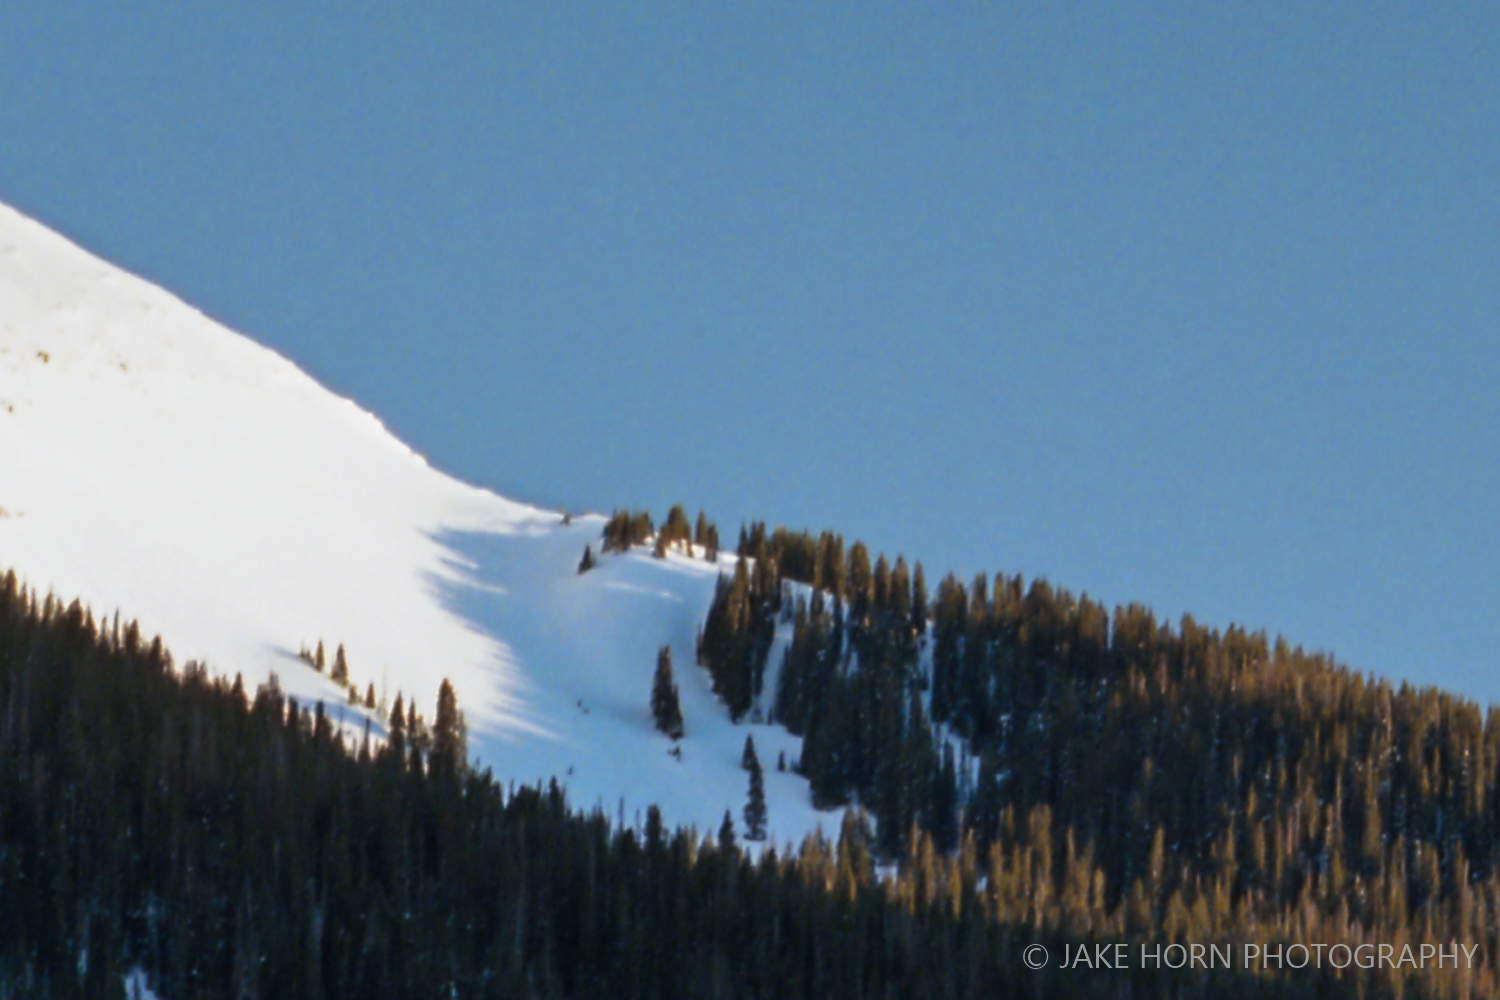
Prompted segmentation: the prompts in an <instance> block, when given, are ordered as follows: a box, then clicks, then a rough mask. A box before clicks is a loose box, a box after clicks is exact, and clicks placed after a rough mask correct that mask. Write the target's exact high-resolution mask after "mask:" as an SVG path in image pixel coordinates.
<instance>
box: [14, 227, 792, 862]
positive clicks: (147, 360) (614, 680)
mask: <svg viewBox="0 0 1500 1000" xmlns="http://www.w3.org/2000/svg"><path fill="white" fill-rule="evenodd" d="M601 524H602V521H601V519H600V518H598V517H594V516H591V517H582V518H578V519H576V520H574V521H573V523H571V524H564V523H563V518H562V517H561V516H560V515H558V514H557V513H555V512H550V511H545V510H541V509H538V508H535V507H530V506H527V505H524V504H518V503H514V502H512V501H509V500H506V499H504V498H501V497H498V496H495V495H494V494H492V493H489V492H486V491H484V490H479V489H475V488H473V487H470V486H467V485H465V484H463V483H460V482H457V481H455V480H454V479H452V478H450V477H448V476H445V475H443V474H442V473H440V472H438V471H436V470H434V469H432V468H430V467H429V466H428V465H427V464H426V463H425V462H424V461H423V460H422V458H421V457H420V456H418V455H416V454H414V453H413V452H412V451H411V450H410V449H408V448H407V447H405V446H404V445H403V444H401V443H400V442H399V441H397V440H396V439H395V438H394V437H392V436H391V435H390V434H389V433H387V432H386V430H385V429H384V428H383V427H382V426H381V424H380V423H379V421H378V420H376V419H375V418H374V417H373V416H372V415H370V414H369V413H366V412H364V411H362V410H360V409H359V408H358V407H357V406H355V405H354V404H353V403H352V402H350V401H348V400H345V399H341V398H338V397H336V396H334V395H332V394H331V393H329V392H328V391H326V390H325V389H323V388H322V387H321V386H319V385H318V384H317V383H315V382H314V381H313V380H312V379H310V378H309V377H308V376H307V375H305V374H304V373H302V372H301V371H299V370H298V369H297V368H296V367H295V366H294V365H292V364H291V363H290V362H288V361H287V360H285V359H284V358H281V357H279V356H278V355H276V354H275V353H273V352H271V351H269V350H266V349H265V348H262V347H260V346H258V345H256V344H254V343H253V342H251V341H249V340H247V339H246V338H244V337H241V336H239V335H238V334H235V333H233V332H231V331H229V330H227V329H225V328H223V327H221V326H219V325H218V324H216V323H214V322H213V321H211V320H209V319H207V318H206V317H204V316H203V315H202V314H200V313H199V312H197V311H196V310H194V309H192V308H190V307H189V306H187V305H185V304H183V303H182V302H180V301H179V300H177V299H175V298H173V297H172V296H171V295H169V294H167V293H166V292H164V291H162V290H161V289H159V288H156V287H154V286H152V285H150V284H148V283H146V282H144V281H141V280H140V279H137V278H135V277H132V276H130V275H127V274H125V273H123V272H121V271H119V270H118V269H117V268H114V267H112V266H110V265H109V264H107V263H104V262H102V261H100V260H98V259H97V258H94V257H92V256H91V255H89V254H87V253H86V252H84V251H82V250H80V249H79V248H77V247H76V246H74V245H72V244H70V243H69V242H67V241H66V240H65V239H63V238H62V237H60V236H58V235H56V234H55V233H52V232H50V231H48V230H47V229H45V228H44V227H42V226H40V225H39V224H37V223H35V222H33V221H31V220H29V219H27V218H25V217H23V216H21V215H19V214H18V213H16V212H15V211H13V210H11V209H9V208H7V207H3V206H0V567H9V568H14V569H15V570H16V571H17V572H18V573H19V574H21V575H22V576H23V577H24V578H25V579H26V580H27V582H28V583H29V584H31V585H32V586H34V587H36V588H39V589H41V590H44V591H45V590H51V591H53V592H55V593H56V594H58V595H59V596H61V597H65V598H68V599H71V598H73V597H79V598H81V599H82V600H83V601H85V602H86V603H87V604H89V605H90V606H91V607H92V608H93V609H94V610H95V611H96V612H97V613H104V614H108V613H111V612H113V611H114V610H116V609H118V611H119V613H120V614H121V616H122V617H124V618H126V619H132V618H134V619H139V621H140V623H141V626H142V628H143V629H144V630H145V631H146V632H147V634H155V633H160V634H161V635H162V636H163V637H164V639H165V640H166V642H167V644H168V645H169V647H170V648H171V649H172V650H173V651H174V653H175V654H176V655H177V656H178V657H179V658H180V659H196V660H201V661H203V662H205V663H207V665H208V666H209V668H210V669H211V670H213V671H215V672H218V673H223V674H227V675H234V674H242V675H243V676H244V679H245V682H246V684H247V686H250V687H252V688H253V687H254V686H255V685H257V684H260V683H263V682H265V681H266V680H268V679H269V677H270V676H271V674H272V673H273V672H274V673H276V674H277V675H278V677H279V680H280V683H281V685H282V687H283V688H284V689H285V690H286V691H287V692H288V693H289V694H290V695H292V696H294V697H297V698H299V699H301V700H303V701H304V702H305V701H307V700H310V699H321V700H324V701H325V702H327V703H328V704H329V705H330V706H331V707H332V706H338V707H337V709H336V711H338V712H341V713H343V714H344V716H345V717H346V719H348V720H349V721H351V722H353V723H354V724H356V725H362V724H363V722H364V719H363V713H362V710H360V709H358V708H355V707H352V706H349V705H348V704H347V703H346V695H345V694H344V692H343V691H342V690H341V689H340V688H339V687H338V686H336V685H335V684H333V683H332V682H331V681H330V680H329V679H328V678H327V677H326V676H325V675H323V674H320V673H317V672H316V671H314V670H313V669H311V668H310V667H309V666H308V665H307V664H306V663H304V662H303V661H302V660H301V659H299V658H298V655H297V653H298V651H299V649H301V648H303V647H305V646H307V647H310V646H313V645H315V644H316V643H317V642H318V641H320V640H321V641H323V642H324V643H325V644H326V646H327V649H328V653H329V656H330V657H331V656H332V652H333V649H334V647H335V646H336V645H337V644H343V646H344V647H345V649H346V650H347V653H348V660H349V665H350V673H351V677H352V679H353V681H354V682H355V683H356V684H357V685H358V687H359V689H360V690H361V691H363V690H364V689H365V686H366V685H367V684H370V683H373V684H374V685H375V688H376V690H377V691H378V692H381V693H382V694H383V695H384V696H386V697H387V698H389V699H390V700H394V697H395V696H396V694H397V693H398V692H399V693H402V694H404V695H405V696H406V697H408V698H411V697H413V696H415V697H416V698H417V699H418V704H419V706H420V710H421V711H423V712H424V714H426V715H427V716H428V717H431V715H432V713H433V700H434V697H435V693H436V690H437V687H438V684H439V682H440V681H441V679H442V678H444V677H447V678H450V679H451V680H452V682H453V684H454V687H455V688H456V690H457V692H458V695H459V700H460V703H461V705H462V706H463V708H464V710H465V713H466V715H467V719H468V723H469V731H470V748H471V753H472V756H473V757H474V759H475V761H476V763H478V764H479V765H480V766H488V767H491V768H493V770H494V772H495V774H496V775H497V776H503V777H514V778H516V779H517V780H521V781H532V780H536V779H538V778H545V777H550V776H556V777H557V778H558V779H559V780H560V781H562V782H564V783H565V784H566V785H567V787H568V789H569V792H570V795H571V796H572V798H573V801H574V802H575V803H577V804H579V805H583V806H588V805H591V804H596V803H597V804H600V805H602V806H603V807H604V808H605V809H606V810H607V811H608V812H609V813H610V814H611V815H616V814H618V813H622V812H623V814H624V816H625V818H626V820H627V821H631V820H633V819H634V818H635V817H636V816H637V815H638V814H639V812H640V811H641V810H643V809H644V808H645V806H646V805H648V804H650V803H652V802H656V803H658V804H660V805H661V807H662V810H663V813H664V815H665V817H666V819H667V820H668V821H669V822H671V823H692V824H696V825H697V826H698V827H699V828H700V829H707V828H709V827H717V825H718V823H719V822H720V820H721V819H722V816H723V814H724V812H725V810H726V809H728V810H732V811H733V812H734V814H735V815H736V817H738V816H739V814H740V811H741V809H742V808H743V805H744V802H745V794H746V779H745V775H744V773H743V772H742V771H741V770H740V769H739V766H738V762H739V755H740V750H741V747H742V746H743V743H744V739H745V736H746V734H747V733H750V732H753V734H754V736H755V738H756V742H757V745H758V746H759V747H760V750H761V758H762V760H763V761H765V762H766V763H767V765H768V773H767V793H768V799H769V803H770V816H771V829H772V832H773V834H774V835H775V836H776V837H778V838H779V839H781V840H783V841H785V840H787V839H800V838H801V837H802V836H803V835H804V834H805V833H806V832H807V831H808V830H810V829H811V828H812V827H813V825H815V824H816V823H817V821H818V819H819V815H818V814H817V813H816V812H814V811H813V810H812V808H811V805H810V800H809V797H808V794H807V789H806V785H805V783H804V782H803V781H801V779H799V778H797V777H796V776H794V775H792V774H790V773H778V772H777V771H775V769H774V761H775V760H776V758H777V755H778V754H779V753H780V752H783V751H785V752H786V754H787V757H788V758H789V759H794V758H795V757H796V756H797V751H798V741H797V740H795V739H794V738H792V737H790V736H789V735H788V734H786V733H785V732H784V731H783V730H781V729H779V728H775V727H767V726H753V727H747V726H733V725H731V724H730V722H729V720H728V718H727V715H726V713H725V712H724V710H723V709H722V707H721V706H720V705H718V703H717V702H716V700H715V699H714V697H713V695H712V694H711V692H710V691H709V688H708V681H707V678H706V676H705V675H704V674H703V672H702V671H700V670H698V669H697V668H696V667H693V666H692V659H693V645H694V641H695V636H696V633H697V629H698V627H699V625H700V623H701V622H702V620H703V615H704V613H705V612H706V610H707V607H708V605H709V602H710V600H711V598H712V591H713V582H714V579H715V577H716V576H717V574H718V572H719V571H720V570H721V569H723V568H725V564H720V565H717V566H716V565H710V564H708V563H706V562H703V561H702V560H694V559H688V558H684V557H680V556H672V557H669V558H668V559H665V560H656V559H652V558H650V557H649V556H648V555H644V554H640V553H632V554H630V555H627V556H619V557H608V558H605V559H604V560H603V561H602V563H601V565H600V567H599V568H598V569H597V570H595V571H593V572H591V573H588V574H585V575H583V576H579V575H577V573H576V566H577V563H578V558H579V556H580V555H581V553H582V551H583V548H584V545H585V544H587V543H595V545H596V547H597V536H598V533H599V530H600V526H601ZM662 645H671V647H672V649H673V652H674V660H675V663H676V665H677V680H678V684H679V686H680V688H681V690H682V700H683V711H684V715H685V716H686V719H687V736H686V738H685V739H684V740H683V742H682V744H681V755H680V756H681V759H680V760H679V759H677V758H676V757H675V756H670V755H668V753H667V751H668V749H669V748H670V746H671V744H670V743H669V742H668V741H667V740H666V739H665V738H664V737H662V736H661V735H660V734H658V733H656V732H655V731H654V729H653V728H652V726H651V719H650V715H649V711H648V705H647V698H648V694H649V691H650V684H651V676H652V671H653V669H654V666H655V659H656V651H657V649H658V648H659V647H660V646H662ZM375 725H376V727H377V729H378V728H379V723H378V720H376V722H375Z"/></svg>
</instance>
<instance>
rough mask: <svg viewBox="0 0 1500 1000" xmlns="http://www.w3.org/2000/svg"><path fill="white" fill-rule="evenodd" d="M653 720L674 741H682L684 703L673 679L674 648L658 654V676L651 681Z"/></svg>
mask: <svg viewBox="0 0 1500 1000" xmlns="http://www.w3.org/2000/svg"><path fill="white" fill-rule="evenodd" d="M651 718H652V719H654V720H655V721H656V728H657V729H660V730H661V731H662V732H664V733H666V734H667V736H669V737H671V738H672V739H674V740H680V739H682V736H683V733H684V731H685V728H684V726H683V721H682V702H681V700H680V699H679V697H678V694H677V683H676V682H675V681H674V680H673V679H672V647H671V646H663V647H662V648H661V650H660V651H658V652H657V654H656V676H655V677H654V678H652V681H651Z"/></svg>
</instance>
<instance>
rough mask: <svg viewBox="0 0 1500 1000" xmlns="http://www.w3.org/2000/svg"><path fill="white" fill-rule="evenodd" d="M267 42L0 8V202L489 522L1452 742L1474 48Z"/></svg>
mask: <svg viewBox="0 0 1500 1000" xmlns="http://www.w3.org/2000/svg"><path fill="white" fill-rule="evenodd" d="M309 6H311V5H305V4H291V3H277V2H264V3H260V4H256V5H228V4H224V5H205V4H198V3H193V4H189V3H160V4H152V5H144V6H142V5H135V6H133V7H132V8H130V9H126V8H123V7H119V8H116V9H113V10H97V9H92V8H89V7H86V6H85V5H82V4H72V3H63V4H46V5H43V4H30V5H6V6H5V7H4V8H3V9H0V200H4V201H7V202H9V203H11V204H13V205H15V206H16V207H18V208H20V209H22V210H23V211H26V212H28V213H29V214H32V215H34V216H36V217H38V218H39V219H41V220H42V221H44V222H46V223H48V224H49V225H52V226H53V227H55V228H58V229H60V230H62V231H63V232H65V233H66V234H68V235H70V236H71V237H73V238H74V239H76V240H78V241H79V242H81V243H83V244H84V245H85V246H87V247H89V248H90V249H92V250H94V251H95V252H97V253H100V254H102V255H104V256H106V257H108V258H110V259H112V260H114V261H116V262H118V263H120V264H122V265H125V266H127V267H129V268H131V269H132V270H135V271H137V272H139V273H142V274H144V275H145V276H147V277H149V278H151V279H152V280H154V281H157V282H159V283H161V284H163V285H165V286H166V287H168V288H169V289H171V290H173V291H174V292H176V293H177V294H179V295H181V296H182V297H184V298H186V299H187V300H188V301H190V302H192V303H194V304H195V305H197V306H199V307H200V308H202V309H204V310H205V311H206V312H208V313H209V314H210V315H212V316H214V317H216V318H218V319H220V320H222V321H224V322H226V323H228V324H229V325H231V326H233V327H235V328H236V329H239V330H241V331H243V332H245V333H247V334H249V335H250V336H252V337H254V338H256V339H257V340H259V341H261V342H263V343H265V344H268V345H270V346H272V347H274V348H276V349H277V350H279V351H281V352H283V353H284V354H286V355H288V356H290V357H291V358H292V359H293V360H295V361H297V362H298V363H299V364H301V365H302V366H304V367H305V368H307V369H308V370H309V371H311V372H312V373H313V374H314V375H315V376H317V377H318V378H320V379H321V380H323V381H324V382H325V383H327V384H328V385H330V386H331V387H332V388H334V389H335V390H337V391H339V392H341V393H344V394H347V395H351V396H353V397H354V398H356V399H357V400H359V401H360V402H361V403H362V404H363V405H365V406H367V407H369V408H370V409H372V410H374V411H375V412H376V413H378V414H379V415H380V416H381V417H382V418H383V419H384V420H385V421H386V422H387V424H388V425H389V426H390V427H391V428H392V429H393V430H394V431H395V432H396V433H397V434H399V435H400V436H401V437H402V438H404V439H405V440H407V441H408V442H409V443H411V444H412V445H413V446H414V447H416V448H417V449H418V450H420V451H422V452H423V453H424V454H426V455H428V456H429V458H430V459H431V460H432V461H433V463H434V464H436V465H438V466H440V467H442V468H444V469H446V470H448V471H450V472H453V473H455V474H457V475H460V476H462V477H463V478H466V479H469V480H471V481H475V482H479V483H482V484H484V485H487V486H491V487H493V488H495V489H498V490H500V491H501V492H504V493H507V494H509V495H512V496H515V497H518V498H522V499H527V500H532V501H537V502H541V503H546V504H549V505H554V506H567V507H569V508H573V509H582V508H587V509H595V510H606V511H607V510H608V509H609V508H611V507H614V506H646V507H650V508H651V509H652V510H653V511H655V512H656V513H657V514H658V515H660V514H661V513H662V512H664V511H665V509H666V508H667V506H668V505H669V504H671V503H672V502H674V501H679V500H680V501H682V502H684V503H686V504H688V506H689V507H690V508H692V509H696V508H698V507H704V508H706V509H707V510H708V511H709V512H710V514H711V515H713V516H715V517H716V518H717V519H718V521H719V522H720V525H721V527H723V528H725V529H726V530H727V531H728V533H729V534H731V535H732V534H733V532H734V530H735V528H736V527H737V526H738V524H739V522H740V521H741V520H742V519H744V518H749V517H759V518H764V519H766V520H768V521H771V522H782V523H787V524H790V525H793V526H798V527H800V526H808V527H812V528H814V529H818V528H822V527H834V528H837V529H839V530H841V531H843V532H844V533H845V535H846V536H848V537H851V538H853V537H860V538H864V539H866V540H867V541H868V542H870V543H871V544H872V545H873V546H874V547H876V548H880V549H884V550H887V551H889V552H892V553H894V552H898V551H899V552H904V553H906V554H907V556H908V558H911V557H916V558H920V559H922V560H923V561H924V563H925V564H926V566H927V568H928V570H929V572H930V573H931V572H941V571H944V570H947V569H955V570H958V571H960V572H961V573H963V574H964V575H965V576H967V575H970V574H972V573H973V572H975V571H976V570H980V569H986V570H990V571H996V570H1003V571H1006V572H1022V573H1025V574H1026V575H1027V576H1028V577H1030V576H1034V575H1039V574H1040V575H1046V576H1047V577H1049V578H1050V579H1051V580H1053V581H1054V582H1056V583H1058V584H1061V585H1063V586H1067V587H1069V588H1072V589H1074V590H1075V591H1076V590H1086V591H1088V592H1089V593H1090V594H1092V595H1094V596H1096V597H1099V598H1101V599H1103V600H1105V601H1106V602H1108V603H1111V604H1113V603H1119V602H1123V601H1128V600H1141V601H1144V602H1146V603H1149V604H1151V605H1153V606H1155V607H1156V608H1157V609H1158V610H1159V611H1162V612H1164V613H1166V614H1169V615H1171V616H1174V617H1175V616H1176V615H1178V614H1180V613H1181V612H1183V611H1192V612H1193V613H1194V614H1195V615H1196V616H1197V617H1198V618H1199V620H1200V621H1207V622H1209V623H1213V624H1217V625H1223V624H1227V623H1228V622H1230V621H1236V622H1240V623H1243V624H1246V625H1249V626H1250V627H1252V628H1257V627H1266V628H1269V629H1270V630H1271V631H1273V632H1278V631H1279V632H1283V633H1285V634H1286V635H1287V636H1288V637H1289V638H1290V639H1292V640H1293V641H1294V642H1300V643H1303V644H1305V645H1307V646H1309V647H1314V648H1331V649H1332V650H1333V651H1334V652H1335V653H1337V654H1338V655H1339V656H1340V658H1341V659H1343V660H1345V661H1346V662H1349V663H1351V664H1352V665H1354V666H1356V667H1358V668H1360V669H1368V670H1375V671H1379V672H1382V673H1386V674H1390V675H1393V676H1398V677H1409V678H1412V679H1415V680H1417V681H1420V682H1424V683H1426V682H1437V683H1442V684H1444V685H1447V686H1451V687H1456V688H1458V689H1460V690H1463V691H1465V692H1467V693H1469V694H1471V695H1473V696H1476V697H1478V698H1480V699H1481V700H1484V701H1488V700H1492V699H1494V700H1500V623H1497V619H1500V574H1497V566H1500V534H1497V525H1500V499H1497V498H1500V393H1497V386H1500V337H1497V330H1496V325H1497V317H1500V280H1497V276H1500V180H1497V179H1500V138H1497V137H1500V74H1497V73H1496V72H1495V67H1496V66H1500V7H1496V6H1495V5H1493V4H1482V3H1474V4H1444V5H1441V7H1440V9H1439V8H1438V7H1437V6H1435V5H1434V6H1431V7H1429V6H1426V5H1415V4H1394V3H1361V4H1322V5H1316V6H1315V7H1309V6H1308V5H1288V4H1237V5H1222V4H1202V3H1170V2H1162V3H1154V4H1106V3H1080V4H1060V3H1048V4H1004V5H1002V4H991V5H971V4H954V5H946V6H947V8H948V10H947V12H945V13H941V14H935V13H931V12H927V11H922V10H918V9H917V7H916V5H904V6H897V5H890V4H865V5H857V6H856V5H840V7H838V8H834V7H825V8H820V9H817V10H811V11H809V10H806V9H801V8H800V7H798V6H794V5H776V6H771V5H756V6H750V5H746V6H738V7H734V8H731V7H729V5H708V4H681V5H675V6H654V5H645V4H632V5H577V6H573V7H571V8H567V9H564V8H563V7H562V5H547V7H546V9H540V8H541V7H542V5H529V6H525V7H518V8H515V9H506V10H502V9H498V5H494V4H475V3H453V4H442V5H430V6H440V7H441V8H442V9H441V10H425V9H424V10H421V11H420V12H417V13H413V12H412V10H410V9H408V7H407V6H396V5H392V4H389V3H380V2H374V3H362V4H333V5H320V9H319V10H318V11H316V12H314V11H310V10H309V9H308V7H309ZM627 7H628V9H626V8H627Z"/></svg>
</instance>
